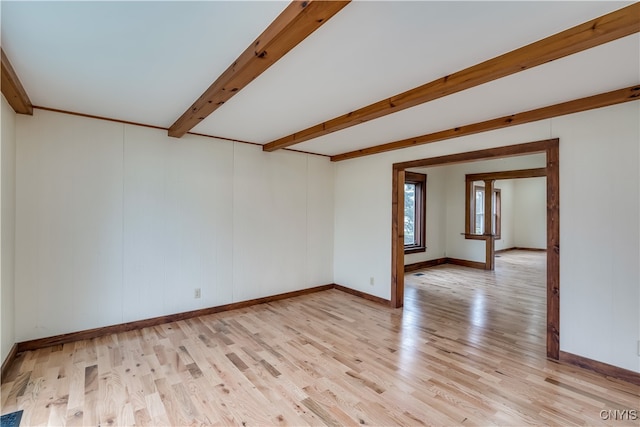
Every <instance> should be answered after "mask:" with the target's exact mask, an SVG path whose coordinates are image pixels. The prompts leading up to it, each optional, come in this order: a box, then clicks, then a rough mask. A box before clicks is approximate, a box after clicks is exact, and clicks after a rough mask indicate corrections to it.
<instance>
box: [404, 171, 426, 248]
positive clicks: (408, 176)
mask: <svg viewBox="0 0 640 427" xmlns="http://www.w3.org/2000/svg"><path fill="white" fill-rule="evenodd" d="M404 182H405V184H407V183H410V184H415V185H416V195H415V203H416V217H415V223H414V234H415V235H417V242H416V244H415V245H405V246H404V253H405V255H407V254H414V253H418V252H425V251H426V250H427V175H425V174H422V173H415V172H408V171H407V172H405V174H404ZM403 206H404V203H403Z"/></svg>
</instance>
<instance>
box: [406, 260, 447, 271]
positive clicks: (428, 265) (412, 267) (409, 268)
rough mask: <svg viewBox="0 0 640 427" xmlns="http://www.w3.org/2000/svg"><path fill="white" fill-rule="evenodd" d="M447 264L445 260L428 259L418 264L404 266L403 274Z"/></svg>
mask: <svg viewBox="0 0 640 427" xmlns="http://www.w3.org/2000/svg"><path fill="white" fill-rule="evenodd" d="M446 263H447V258H444V257H443V258H436V259H430V260H428V261H420V262H414V263H413V264H406V265H405V266H404V272H405V273H410V272H412V271H417V270H422V269H425V268H431V267H435V266H438V265H443V264H446Z"/></svg>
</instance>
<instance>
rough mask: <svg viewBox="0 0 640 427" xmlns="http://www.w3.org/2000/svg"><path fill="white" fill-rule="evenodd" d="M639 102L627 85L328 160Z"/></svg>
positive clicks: (637, 92) (638, 90)
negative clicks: (622, 87) (610, 90)
mask: <svg viewBox="0 0 640 427" xmlns="http://www.w3.org/2000/svg"><path fill="white" fill-rule="evenodd" d="M639 99H640V86H630V87H627V88H624V89H618V90H614V91H612V92H607V93H602V94H599V95H594V96H589V97H587V98H580V99H576V100H573V101H568V102H563V103H561V104H555V105H551V106H548V107H543V108H538V109H536V110H530V111H525V112H524V113H517V114H513V115H511V116H504V117H500V118H497V119H491V120H487V121H484V122H479V123H473V124H470V125H465V126H459V127H456V128H453V129H447V130H443V131H439V132H434V133H430V134H427V135H421V136H417V137H415V138H408V139H402V140H400V141H394V142H389V143H386V144H381V145H376V146H375V147H369V148H363V149H361V150H355V151H350V152H348V153H343V154H337V155H335V156H331V161H333V162H338V161H341V160H347V159H354V158H356V157H363V156H370V155H372V154H378V153H384V152H385V151H393V150H399V149H401V148H409V147H415V146H418V145H423V144H429V143H431V142H437V141H444V140H446V139H452V138H458V137H460V136H465V135H473V134H475V133H481V132H487V131H490V130H496V129H501V128H506V127H509V126H516V125H522V124H525V123H530V122H535V121H538V120H544V119H550V118H552V117H557V116H563V115H565V114H572V113H579V112H581V111H586V110H592V109H594V108H601V107H607V106H609V105H615V104H621V103H624V102H629V101H637V100H639Z"/></svg>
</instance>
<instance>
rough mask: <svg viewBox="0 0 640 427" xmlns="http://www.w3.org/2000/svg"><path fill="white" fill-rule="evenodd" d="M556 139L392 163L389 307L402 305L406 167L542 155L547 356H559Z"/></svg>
mask: <svg viewBox="0 0 640 427" xmlns="http://www.w3.org/2000/svg"><path fill="white" fill-rule="evenodd" d="M559 145H560V141H559V139H557V138H554V139H547V140H542V141H535V142H529V143H526V144H517V145H509V146H506V147H498V148H490V149H486V150H479V151H471V152H466V153H459V154H452V155H448V156H440V157H431V158H426V159H420V160H412V161H409V162H401V163H394V165H393V178H392V182H393V184H392V199H391V200H392V202H391V204H392V212H391V302H390V303H391V306H392V307H394V308H399V307H402V305H403V303H404V227H403V226H402V222H403V218H404V176H405V170H406V169H408V168H417V167H431V166H443V165H451V164H456V163H469V162H475V161H481V160H491V159H497V158H504V157H513V156H522V155H527V154H535V153H545V154H546V177H547V357H548V358H550V359H555V360H558V358H559V357H560V163H559V160H560V159H559Z"/></svg>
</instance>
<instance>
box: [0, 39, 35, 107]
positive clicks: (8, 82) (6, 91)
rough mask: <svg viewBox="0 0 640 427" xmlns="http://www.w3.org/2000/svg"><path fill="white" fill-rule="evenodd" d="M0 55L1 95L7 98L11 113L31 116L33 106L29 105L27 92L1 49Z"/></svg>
mask: <svg viewBox="0 0 640 427" xmlns="http://www.w3.org/2000/svg"><path fill="white" fill-rule="evenodd" d="M0 55H1V56H2V80H1V81H0V87H2V94H3V95H4V97H5V98H7V102H9V105H11V108H13V111H15V112H16V113H19V114H29V115H33V106H32V105H31V101H30V100H29V96H28V95H27V91H25V90H24V87H23V86H22V83H20V79H19V78H18V75H17V74H16V72H15V70H14V69H13V67H12V66H11V63H10V62H9V58H7V55H6V54H5V53H4V49H2V48H0Z"/></svg>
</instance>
